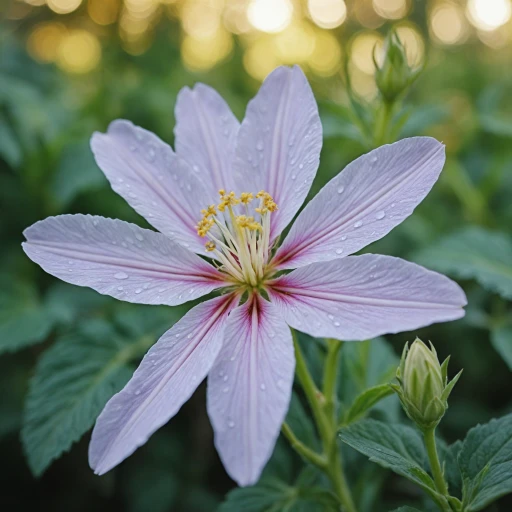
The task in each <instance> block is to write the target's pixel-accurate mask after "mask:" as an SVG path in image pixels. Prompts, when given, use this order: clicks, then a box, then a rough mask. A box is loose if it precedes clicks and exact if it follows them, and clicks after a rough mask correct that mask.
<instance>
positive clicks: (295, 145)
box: [235, 66, 322, 239]
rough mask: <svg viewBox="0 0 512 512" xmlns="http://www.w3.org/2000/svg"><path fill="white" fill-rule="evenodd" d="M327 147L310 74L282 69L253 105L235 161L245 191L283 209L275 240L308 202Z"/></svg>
mask: <svg viewBox="0 0 512 512" xmlns="http://www.w3.org/2000/svg"><path fill="white" fill-rule="evenodd" d="M321 148H322V125H321V123H320V117H319V115H318V108H317V105H316V102H315V98H314V96H313V93H312V91H311V88H310V86H309V84H308V81H307V79H306V77H305V76H304V73H303V72H302V71H301V69H300V68H299V67H298V66H294V67H293V68H288V67H280V68H277V69H276V70H275V71H273V72H272V73H271V74H270V75H269V76H268V77H267V78H266V79H265V81H264V82H263V85H262V86H261V89H260V90H259V92H258V94H257V95H256V97H255V98H254V99H253V100H252V101H251V102H250V103H249V105H248V106H247V112H246V115H245V119H244V120H243V122H242V125H241V127H240V132H239V134H238V142H237V148H236V157H237V158H236V162H235V172H236V174H235V179H236V180H237V183H238V189H239V191H247V192H258V191H259V190H265V191H267V192H268V193H270V195H271V196H272V197H273V198H274V200H275V201H276V203H277V204H278V206H279V210H278V211H277V212H275V213H273V214H272V221H271V229H272V231H271V238H272V239H273V238H275V237H276V236H277V235H279V233H281V231H282V230H283V229H284V228H285V227H286V226H287V225H288V223H289V222H290V221H291V220H292V218H293V216H294V215H295V213H296V212H297V210H298V209H299V208H300V206H301V205H302V203H303V202H304V199H305V198H306V196H307V194H308V192H309V189H310V187H311V183H312V182H313V178H314V177H315V174H316V171H317V169H318V163H319V159H320V150H321Z"/></svg>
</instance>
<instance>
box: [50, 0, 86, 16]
mask: <svg viewBox="0 0 512 512" xmlns="http://www.w3.org/2000/svg"><path fill="white" fill-rule="evenodd" d="M46 3H47V4H48V7H49V8H50V9H51V10H52V11H53V12H56V13H57V14H68V13H70V12H73V11H76V10H77V9H78V8H79V7H80V4H81V3H82V0H46Z"/></svg>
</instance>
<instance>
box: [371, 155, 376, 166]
mask: <svg viewBox="0 0 512 512" xmlns="http://www.w3.org/2000/svg"><path fill="white" fill-rule="evenodd" d="M371 161H372V163H373V164H374V163H375V162H376V161H377V157H376V156H372V160H371Z"/></svg>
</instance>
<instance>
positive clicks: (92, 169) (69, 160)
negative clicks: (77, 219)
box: [51, 140, 107, 208]
mask: <svg viewBox="0 0 512 512" xmlns="http://www.w3.org/2000/svg"><path fill="white" fill-rule="evenodd" d="M106 184H107V181H106V179H105V177H104V176H103V174H102V172H101V171H100V169H99V168H98V166H97V165H96V162H95V161H94V157H93V154H92V151H91V148H90V147H89V140H84V141H82V142H78V143H75V144H71V145H69V146H68V147H66V148H65V149H64V151H63V153H62V157H61V160H60V162H59V165H58V167H57V172H56V173H55V175H54V179H53V183H52V186H51V188H52V191H53V194H54V196H55V199H56V200H57V203H58V205H59V207H60V208H65V207H66V206H67V205H68V204H69V203H71V201H73V199H75V197H76V196H77V195H78V194H80V193H82V192H87V191H90V190H96V189H98V188H101V187H103V186H105V185H106Z"/></svg>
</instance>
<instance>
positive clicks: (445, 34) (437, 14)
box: [429, 2, 468, 45]
mask: <svg viewBox="0 0 512 512" xmlns="http://www.w3.org/2000/svg"><path fill="white" fill-rule="evenodd" d="M429 28H430V33H431V35H432V37H433V39H434V40H435V41H436V42H438V43H441V44H446V45H451V44H460V43H462V42H464V41H465V40H466V39H467V34H468V26H467V22H466V18H465V16H464V12H463V10H462V8H461V7H460V6H459V5H457V4H455V3H452V2H443V3H440V4H438V5H436V6H435V7H434V8H433V10H432V13H431V17H430V25H429Z"/></svg>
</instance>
